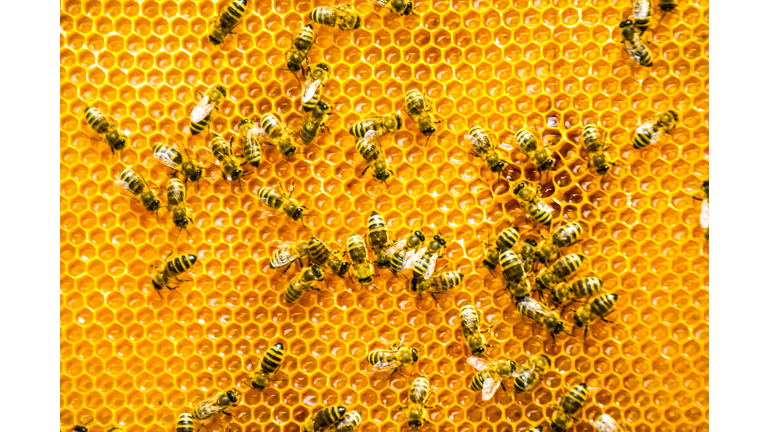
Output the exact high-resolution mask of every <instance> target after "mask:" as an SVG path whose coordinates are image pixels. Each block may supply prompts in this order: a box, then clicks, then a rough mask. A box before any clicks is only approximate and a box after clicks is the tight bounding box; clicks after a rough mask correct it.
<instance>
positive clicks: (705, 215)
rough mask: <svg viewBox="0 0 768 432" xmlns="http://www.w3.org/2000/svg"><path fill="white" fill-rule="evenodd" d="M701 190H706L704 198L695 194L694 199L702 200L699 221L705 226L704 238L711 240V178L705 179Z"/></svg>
mask: <svg viewBox="0 0 768 432" xmlns="http://www.w3.org/2000/svg"><path fill="white" fill-rule="evenodd" d="M701 191H702V192H704V196H705V197H704V198H699V197H696V196H694V197H693V199H695V200H698V201H701V214H700V215H699V223H701V227H702V228H705V229H706V231H704V238H705V239H706V240H709V179H707V180H704V182H703V183H702V184H701Z"/></svg>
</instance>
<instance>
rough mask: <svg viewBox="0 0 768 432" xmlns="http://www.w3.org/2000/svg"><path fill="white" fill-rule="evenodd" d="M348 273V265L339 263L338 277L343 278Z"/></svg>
mask: <svg viewBox="0 0 768 432" xmlns="http://www.w3.org/2000/svg"><path fill="white" fill-rule="evenodd" d="M348 271H349V263H348V262H346V261H345V262H343V263H341V266H339V276H344V275H345V274H347V272H348Z"/></svg>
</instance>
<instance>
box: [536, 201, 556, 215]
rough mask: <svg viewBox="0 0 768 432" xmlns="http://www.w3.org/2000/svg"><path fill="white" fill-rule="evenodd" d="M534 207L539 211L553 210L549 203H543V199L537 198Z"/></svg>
mask: <svg viewBox="0 0 768 432" xmlns="http://www.w3.org/2000/svg"><path fill="white" fill-rule="evenodd" d="M536 207H538V208H539V210H541V211H545V212H547V213H549V212H553V211H555V209H553V208H552V206H550V205H549V204H547V203H545V202H544V201H543V200H539V201H538V202H537V203H536Z"/></svg>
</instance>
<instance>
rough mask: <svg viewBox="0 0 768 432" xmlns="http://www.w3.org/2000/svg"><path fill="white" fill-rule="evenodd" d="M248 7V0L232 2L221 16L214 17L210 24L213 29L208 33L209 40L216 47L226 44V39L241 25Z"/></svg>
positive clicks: (233, 0) (234, 0)
mask: <svg viewBox="0 0 768 432" xmlns="http://www.w3.org/2000/svg"><path fill="white" fill-rule="evenodd" d="M247 7H248V0H232V1H231V2H229V4H228V5H227V7H226V8H224V10H223V11H222V12H221V15H214V16H212V17H211V19H210V23H212V25H213V27H211V30H210V31H209V32H208V40H209V41H211V43H212V44H213V45H214V46H219V44H221V43H222V42H224V39H226V38H227V36H229V34H230V33H232V30H234V28H235V27H237V25H238V24H240V21H241V20H242V19H243V15H245V12H246V10H247V9H246V8H247ZM232 34H234V33H232Z"/></svg>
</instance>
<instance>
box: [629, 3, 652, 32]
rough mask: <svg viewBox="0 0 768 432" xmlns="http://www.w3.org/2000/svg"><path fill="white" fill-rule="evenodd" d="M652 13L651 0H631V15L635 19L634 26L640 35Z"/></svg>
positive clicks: (647, 24) (648, 23)
mask: <svg viewBox="0 0 768 432" xmlns="http://www.w3.org/2000/svg"><path fill="white" fill-rule="evenodd" d="M652 15H653V0H633V1H632V16H633V18H634V19H635V27H637V29H638V30H640V36H642V35H643V33H645V31H646V30H648V27H649V26H650V25H651V16H652Z"/></svg>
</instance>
